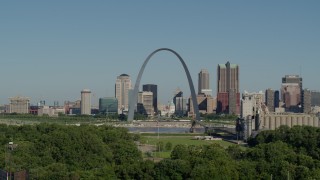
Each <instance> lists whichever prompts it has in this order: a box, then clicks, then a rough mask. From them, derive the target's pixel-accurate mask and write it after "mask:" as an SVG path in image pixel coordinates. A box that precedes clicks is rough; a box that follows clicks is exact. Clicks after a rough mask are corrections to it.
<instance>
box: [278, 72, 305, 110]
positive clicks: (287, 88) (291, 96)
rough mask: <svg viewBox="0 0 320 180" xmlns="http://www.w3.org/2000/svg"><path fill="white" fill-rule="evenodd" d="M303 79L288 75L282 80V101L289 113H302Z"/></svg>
mask: <svg viewBox="0 0 320 180" xmlns="http://www.w3.org/2000/svg"><path fill="white" fill-rule="evenodd" d="M301 99H302V78H300V77H299V76H298V75H286V76H285V77H283V78H282V85H281V100H282V102H283V103H284V108H285V110H286V111H288V112H295V113H299V112H301Z"/></svg>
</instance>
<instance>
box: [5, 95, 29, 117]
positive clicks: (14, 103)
mask: <svg viewBox="0 0 320 180" xmlns="http://www.w3.org/2000/svg"><path fill="white" fill-rule="evenodd" d="M9 101H10V106H9V113H18V114H28V113H29V106H30V98H28V97H20V96H16V97H11V98H9Z"/></svg>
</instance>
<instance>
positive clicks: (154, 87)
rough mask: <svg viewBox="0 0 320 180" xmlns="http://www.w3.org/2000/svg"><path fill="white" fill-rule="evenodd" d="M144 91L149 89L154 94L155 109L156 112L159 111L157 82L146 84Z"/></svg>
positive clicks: (143, 87)
mask: <svg viewBox="0 0 320 180" xmlns="http://www.w3.org/2000/svg"><path fill="white" fill-rule="evenodd" d="M142 91H149V92H152V94H153V109H154V112H158V86H157V85H155V84H144V85H143V86H142Z"/></svg>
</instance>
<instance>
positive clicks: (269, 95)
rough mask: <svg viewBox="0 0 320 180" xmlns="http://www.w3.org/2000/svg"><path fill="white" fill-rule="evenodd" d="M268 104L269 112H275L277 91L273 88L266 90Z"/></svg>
mask: <svg viewBox="0 0 320 180" xmlns="http://www.w3.org/2000/svg"><path fill="white" fill-rule="evenodd" d="M266 105H267V107H268V110H269V112H274V110H275V107H274V106H275V92H274V90H272V89H270V88H269V89H267V90H266Z"/></svg>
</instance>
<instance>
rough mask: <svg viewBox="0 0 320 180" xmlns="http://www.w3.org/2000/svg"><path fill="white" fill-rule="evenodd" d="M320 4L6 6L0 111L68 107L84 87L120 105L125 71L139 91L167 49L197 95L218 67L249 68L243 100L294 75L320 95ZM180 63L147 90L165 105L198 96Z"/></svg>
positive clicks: (167, 66)
mask: <svg viewBox="0 0 320 180" xmlns="http://www.w3.org/2000/svg"><path fill="white" fill-rule="evenodd" d="M319 4H320V3H319V2H317V1H308V2H292V1H282V2H278V1H268V2H252V1H245V2H237V1H232V2H231V3H230V2H202V3H199V2H192V1H185V2H183V3H181V2H171V1H170V2H169V1H166V2H162V3H161V4H160V3H159V4H158V3H150V2H147V1H139V2H127V3H120V2H99V3H97V2H96V3H92V2H90V3H89V2H85V1H68V2H64V1H55V2H38V1H28V2H24V1H20V2H1V6H0V23H1V24H2V26H1V28H0V38H1V42H0V48H1V52H0V62H1V66H0V76H1V77H2V86H1V90H0V104H8V103H9V100H8V98H9V97H15V96H19V95H20V96H27V97H30V98H31V103H32V104H36V103H37V102H39V101H40V100H46V102H47V104H53V102H54V101H59V102H60V104H63V101H64V100H66V101H68V100H69V101H75V100H78V99H80V95H79V91H80V90H81V89H84V88H89V89H91V91H92V94H93V95H94V96H95V97H93V100H94V99H96V101H97V99H98V98H100V97H113V96H114V84H115V78H116V77H117V76H119V75H120V74H123V73H125V74H128V75H130V76H131V79H132V83H133V84H134V83H135V79H136V77H137V74H138V70H139V67H140V66H141V64H142V63H143V60H144V59H145V58H146V56H147V55H148V54H149V53H150V52H152V51H153V50H155V49H157V48H161V47H168V48H172V49H174V50H176V51H177V52H178V53H179V54H180V55H181V56H182V58H184V60H185V61H186V64H187V66H188V68H189V70H190V73H191V76H192V80H193V83H194V86H195V87H196V86H197V79H198V78H197V75H198V72H199V71H200V70H201V69H203V68H206V69H208V72H209V74H210V75H211V77H210V82H209V84H210V88H211V89H213V94H216V92H217V89H216V87H215V84H216V83H215V82H216V79H217V77H216V66H217V64H219V63H223V62H226V61H231V62H232V63H235V64H239V66H240V67H241V74H240V92H243V91H244V90H248V91H259V90H265V89H267V88H272V89H274V90H280V88H281V78H282V77H283V76H284V75H291V74H292V75H295V74H296V75H300V76H301V77H302V78H303V87H304V88H308V89H310V90H320V84H319V83H317V82H315V80H314V78H315V76H314V75H315V73H316V72H317V67H318V66H319V65H320V62H319V58H320V49H319V47H320V46H319V42H320V35H319V33H320V25H319V23H316V22H317V18H316V17H319V15H320V12H319V11H318V8H317V7H319ZM163 12H166V13H163ZM175 58H176V57H174V56H173V55H171V54H169V53H166V52H161V53H159V54H157V55H156V56H155V57H154V59H152V60H151V61H150V63H149V64H148V66H147V68H146V71H145V76H144V77H143V79H142V82H141V84H156V85H158V92H159V95H158V97H159V102H161V103H164V102H167V101H168V100H169V99H170V98H171V96H172V91H173V90H174V89H176V88H177V87H179V88H180V89H181V90H182V91H183V92H184V94H185V95H186V96H188V95H190V92H189V89H188V83H187V79H186V78H185V77H184V75H183V73H182V72H183V69H182V68H181V67H180V65H179V62H177V61H176V59H175ZM155 77H157V78H156V79H155ZM260 77H267V78H263V80H261V78H260ZM93 104H97V102H93Z"/></svg>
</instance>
